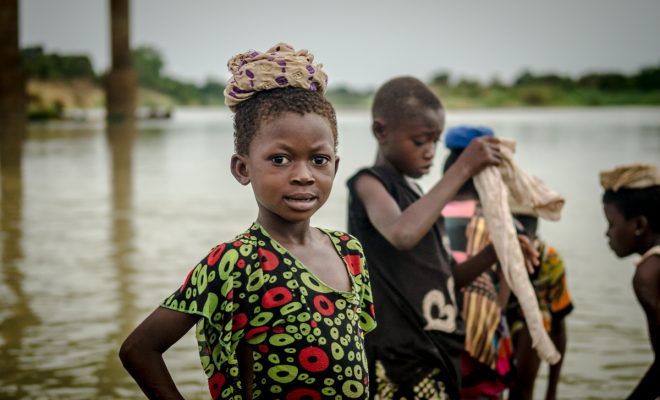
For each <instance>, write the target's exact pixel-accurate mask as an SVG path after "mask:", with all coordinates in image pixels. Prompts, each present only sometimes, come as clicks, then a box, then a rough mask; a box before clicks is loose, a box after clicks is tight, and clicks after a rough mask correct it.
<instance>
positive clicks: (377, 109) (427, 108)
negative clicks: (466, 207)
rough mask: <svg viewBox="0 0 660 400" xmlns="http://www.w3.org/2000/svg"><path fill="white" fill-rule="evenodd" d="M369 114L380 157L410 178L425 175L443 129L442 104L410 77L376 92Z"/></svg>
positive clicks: (384, 86)
mask: <svg viewBox="0 0 660 400" xmlns="http://www.w3.org/2000/svg"><path fill="white" fill-rule="evenodd" d="M371 113H372V119H373V122H372V131H373V133H374V135H375V136H376V139H377V140H378V147H379V157H381V156H382V157H383V158H384V159H385V160H386V162H387V163H389V164H390V165H392V166H393V167H394V168H396V169H397V170H398V171H399V172H401V173H402V174H404V175H407V176H410V177H413V178H418V177H420V176H422V175H424V174H426V173H428V172H429V171H430V168H431V165H432V163H433V156H434V155H435V147H436V143H437V141H438V139H439V138H440V134H441V133H442V129H443V127H444V109H443V106H442V102H441V101H440V99H439V98H438V97H437V96H436V95H435V94H434V93H433V92H432V91H431V90H430V89H429V88H428V86H426V85H425V84H424V83H422V82H421V81H420V80H418V79H416V78H413V77H408V76H405V77H399V78H394V79H392V80H390V81H388V82H386V83H385V84H383V85H382V86H381V87H380V88H379V89H378V91H377V92H376V95H375V97H374V101H373V105H372V108H371Z"/></svg>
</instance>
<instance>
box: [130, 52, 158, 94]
mask: <svg viewBox="0 0 660 400" xmlns="http://www.w3.org/2000/svg"><path fill="white" fill-rule="evenodd" d="M164 65H165V63H164V61H163V56H162V55H161V53H160V51H159V50H158V49H156V48H154V47H151V46H140V47H137V48H135V49H133V69H134V70H135V73H136V74H137V77H138V82H139V83H140V85H142V86H144V87H146V88H150V89H156V90H158V89H160V87H159V86H160V84H161V79H162V77H161V72H162V70H163V66H164Z"/></svg>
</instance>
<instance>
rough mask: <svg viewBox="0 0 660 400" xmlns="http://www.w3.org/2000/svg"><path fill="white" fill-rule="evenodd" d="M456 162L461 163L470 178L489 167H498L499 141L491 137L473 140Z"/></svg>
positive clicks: (499, 161)
mask: <svg viewBox="0 0 660 400" xmlns="http://www.w3.org/2000/svg"><path fill="white" fill-rule="evenodd" d="M456 162H457V163H459V162H460V163H462V164H463V165H464V166H465V167H466V168H467V169H468V171H469V173H470V176H474V175H476V174H477V173H479V172H480V171H481V170H482V169H484V168H486V167H488V166H490V165H499V164H500V163H501V162H502V154H501V153H500V140H499V139H498V138H496V137H492V136H485V137H480V138H476V139H473V140H472V141H471V142H470V145H469V146H468V147H467V148H466V149H465V151H463V154H461V156H460V157H459V158H458V160H457V161H456Z"/></svg>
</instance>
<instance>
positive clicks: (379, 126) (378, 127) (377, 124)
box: [371, 118, 385, 143]
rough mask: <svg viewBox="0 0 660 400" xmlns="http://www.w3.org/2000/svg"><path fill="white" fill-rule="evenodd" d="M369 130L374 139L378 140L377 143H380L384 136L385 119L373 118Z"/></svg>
mask: <svg viewBox="0 0 660 400" xmlns="http://www.w3.org/2000/svg"><path fill="white" fill-rule="evenodd" d="M371 131H372V132H373V134H374V136H375V137H376V140H378V143H381V142H382V141H383V139H384V138H385V121H383V120H382V119H381V118H375V119H374V122H373V123H372V124H371Z"/></svg>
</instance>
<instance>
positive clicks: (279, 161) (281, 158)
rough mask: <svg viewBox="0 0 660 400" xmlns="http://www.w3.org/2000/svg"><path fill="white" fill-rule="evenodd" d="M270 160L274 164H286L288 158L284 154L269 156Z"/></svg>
mask: <svg viewBox="0 0 660 400" xmlns="http://www.w3.org/2000/svg"><path fill="white" fill-rule="evenodd" d="M271 161H272V162H273V164H275V165H284V164H287V163H288V162H289V159H288V158H286V157H285V156H274V157H272V158H271Z"/></svg>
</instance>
